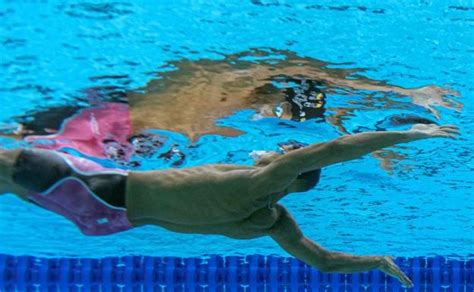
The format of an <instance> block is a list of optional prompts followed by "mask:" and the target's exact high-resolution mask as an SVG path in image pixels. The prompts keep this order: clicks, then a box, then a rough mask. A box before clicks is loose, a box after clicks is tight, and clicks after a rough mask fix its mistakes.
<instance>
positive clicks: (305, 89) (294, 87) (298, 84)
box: [275, 79, 326, 122]
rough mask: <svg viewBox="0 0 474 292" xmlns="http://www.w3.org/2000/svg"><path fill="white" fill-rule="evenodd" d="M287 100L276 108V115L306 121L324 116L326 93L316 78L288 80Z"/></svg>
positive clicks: (285, 92)
mask: <svg viewBox="0 0 474 292" xmlns="http://www.w3.org/2000/svg"><path fill="white" fill-rule="evenodd" d="M287 82H288V83H289V85H290V86H289V87H288V88H286V89H285V91H284V94H285V102H282V103H281V104H280V105H279V106H277V107H276V108H275V115H276V116H277V117H279V118H282V119H291V120H294V121H300V122H302V121H306V120H309V119H316V118H324V112H325V108H324V105H325V104H326V95H325V94H324V92H322V91H321V89H320V88H319V87H318V83H317V82H316V81H314V80H306V79H292V80H288V81H287Z"/></svg>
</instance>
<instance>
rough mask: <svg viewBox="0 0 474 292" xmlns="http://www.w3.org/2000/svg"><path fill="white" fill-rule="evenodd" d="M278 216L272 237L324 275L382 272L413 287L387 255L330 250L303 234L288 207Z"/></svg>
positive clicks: (271, 230)
mask: <svg viewBox="0 0 474 292" xmlns="http://www.w3.org/2000/svg"><path fill="white" fill-rule="evenodd" d="M275 208H276V209H277V212H278V217H277V220H276V222H275V224H274V225H273V226H272V227H271V228H270V229H269V231H268V235H270V236H271V237H272V239H273V240H275V241H276V242H277V243H278V244H279V245H280V246H281V247H282V248H283V249H284V250H285V251H287V252H288V253H289V254H291V255H293V256H295V257H296V258H298V259H299V260H301V261H303V262H305V263H307V264H308V265H310V266H313V267H316V268H317V269H319V270H320V271H321V272H326V273H328V272H342V273H352V272H364V271H369V270H372V269H381V270H382V271H383V272H385V273H387V274H389V275H390V276H392V277H395V278H397V279H398V280H400V281H401V282H402V284H403V285H405V286H412V283H411V281H410V279H409V278H408V277H407V276H406V275H405V274H404V273H403V272H402V271H400V269H399V268H398V267H397V266H396V265H395V264H394V263H393V261H391V259H390V258H389V257H383V256H356V255H351V254H345V253H340V252H333V251H329V250H327V249H325V248H323V247H321V246H320V245H319V244H317V243H316V242H314V241H312V240H310V239H309V238H307V237H306V236H304V235H303V233H302V232H301V230H300V228H299V226H298V224H297V223H296V221H295V220H294V219H293V217H292V216H291V214H290V213H289V212H288V210H286V209H285V207H283V206H281V205H278V204H277V205H276V206H275Z"/></svg>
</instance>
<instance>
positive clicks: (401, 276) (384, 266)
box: [378, 257, 413, 288]
mask: <svg viewBox="0 0 474 292" xmlns="http://www.w3.org/2000/svg"><path fill="white" fill-rule="evenodd" d="M378 268H379V270H381V271H382V272H384V273H385V274H387V275H390V276H392V277H394V278H397V279H398V280H399V281H400V282H401V283H402V285H403V286H404V287H408V288H410V287H413V282H412V281H411V280H410V278H408V277H407V275H405V273H403V272H402V271H401V270H400V268H399V267H398V266H397V265H396V264H395V262H394V261H393V259H392V258H391V257H381V259H380V265H379V267H378Z"/></svg>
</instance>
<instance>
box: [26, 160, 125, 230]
mask: <svg viewBox="0 0 474 292" xmlns="http://www.w3.org/2000/svg"><path fill="white" fill-rule="evenodd" d="M61 156H62V157H63V158H64V160H65V161H66V162H67V163H68V164H69V165H70V166H71V167H73V168H74V169H76V171H78V172H82V173H93V172H100V173H104V172H109V173H110V172H114V173H121V174H126V172H125V171H123V170H120V169H107V168H104V167H102V166H101V165H99V164H97V163H95V162H92V161H90V160H87V159H83V158H79V157H74V156H71V155H67V154H62V153H61ZM28 198H29V199H30V200H32V201H34V202H35V203H37V204H38V205H40V206H42V207H44V208H46V209H48V210H50V211H53V212H55V213H57V214H60V215H62V216H64V217H66V218H67V219H69V220H71V221H72V222H74V223H75V224H76V225H77V226H78V227H79V229H80V230H81V232H82V233H84V234H85V235H107V234H112V233H117V232H121V231H124V230H128V229H131V228H133V226H132V224H131V223H130V221H129V220H128V218H127V215H126V209H125V208H119V207H114V206H111V205H109V204H107V203H106V202H104V201H103V200H102V199H100V198H99V197H98V196H97V195H95V194H94V193H93V192H92V191H91V190H90V189H89V188H88V187H87V185H86V184H85V183H84V182H82V181H81V180H79V179H78V178H75V177H66V178H63V179H61V180H59V181H58V182H57V183H55V184H54V185H53V186H51V187H50V188H49V189H48V190H46V191H45V192H42V193H30V194H29V197H28Z"/></svg>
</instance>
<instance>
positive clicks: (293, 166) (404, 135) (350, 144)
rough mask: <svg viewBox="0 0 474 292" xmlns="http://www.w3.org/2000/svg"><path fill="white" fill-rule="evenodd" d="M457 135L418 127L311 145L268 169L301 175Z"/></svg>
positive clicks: (432, 127) (454, 129)
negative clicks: (387, 149)
mask: <svg viewBox="0 0 474 292" xmlns="http://www.w3.org/2000/svg"><path fill="white" fill-rule="evenodd" d="M458 134H459V130H458V128H457V127H456V126H451V125H446V126H437V125H425V124H417V125H415V126H413V128H412V129H411V130H408V131H393V132H367V133H360V134H355V135H350V136H343V137H340V138H337V139H334V140H332V141H329V142H326V143H319V144H313V145H310V146H307V147H304V148H301V149H297V150H294V151H291V152H289V153H287V154H285V155H282V156H281V157H279V158H277V159H275V160H274V161H273V162H272V163H271V164H270V165H268V166H267V168H269V167H272V165H274V166H275V167H278V168H280V169H286V170H288V171H289V172H294V171H297V172H298V173H302V172H307V171H311V170H314V169H320V168H323V167H325V166H328V165H331V164H335V163H339V162H343V161H348V160H353V159H356V158H358V157H361V156H363V155H366V154H368V153H371V152H374V151H375V150H378V149H382V148H385V147H390V146H393V145H396V144H399V143H406V142H411V141H416V140H421V139H427V138H434V137H444V138H455V137H456V135H458Z"/></svg>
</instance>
